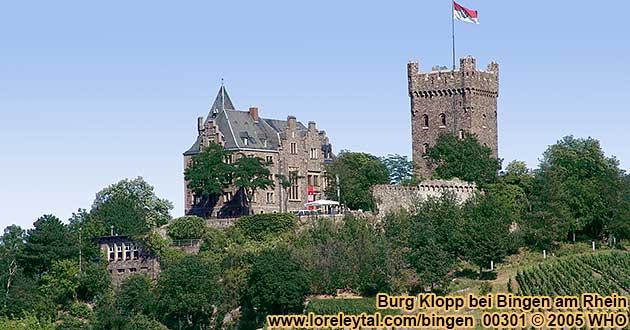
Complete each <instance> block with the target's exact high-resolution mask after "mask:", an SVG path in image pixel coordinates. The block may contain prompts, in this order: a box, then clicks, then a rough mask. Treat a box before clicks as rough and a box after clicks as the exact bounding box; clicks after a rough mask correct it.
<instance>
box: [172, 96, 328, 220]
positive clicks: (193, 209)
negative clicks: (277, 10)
mask: <svg viewBox="0 0 630 330" xmlns="http://www.w3.org/2000/svg"><path fill="white" fill-rule="evenodd" d="M210 143H217V144H219V145H221V146H223V147H224V149H226V150H231V151H234V153H233V154H232V155H231V156H230V157H228V159H227V160H226V161H227V162H233V161H235V160H236V157H242V156H244V155H245V156H256V157H260V158H261V159H263V160H264V161H266V162H267V163H269V164H271V165H269V167H268V168H269V170H270V172H271V173H272V179H273V181H274V183H275V187H274V188H270V189H268V190H261V189H258V190H257V191H256V193H255V195H254V196H253V198H252V202H251V205H250V206H251V210H252V211H253V213H275V212H290V211H294V210H300V209H304V204H305V203H306V202H308V201H312V200H318V199H321V198H322V197H323V196H322V195H323V193H324V190H325V188H326V182H325V181H326V180H325V166H324V165H325V164H326V163H328V162H330V161H332V157H333V153H332V145H331V144H330V142H329V140H328V137H327V136H326V132H324V131H321V130H318V129H317V126H316V124H315V122H313V121H310V122H308V125H307V126H305V125H304V124H302V123H301V122H299V121H298V120H297V119H296V118H295V117H294V116H288V117H287V119H286V120H278V119H268V118H263V117H261V116H260V114H259V109H258V108H257V107H250V108H249V110H248V111H238V110H236V108H235V107H234V104H233V103H232V100H231V99H230V97H229V95H228V93H227V90H226V89H225V86H223V85H221V88H220V89H219V92H218V94H217V97H216V99H215V100H214V103H213V104H212V107H211V108H210V113H209V114H208V116H207V117H206V118H205V120H204V118H203V117H199V118H198V119H197V138H196V140H195V142H194V143H193V145H192V147H190V149H188V150H187V151H186V152H184V167H187V166H188V165H189V164H190V161H191V159H192V157H193V156H194V155H196V154H198V153H200V152H201V151H202V149H203V148H204V147H205V146H208V145H209V144H210ZM281 178H287V179H288V181H289V186H288V187H283V185H282V184H281V182H280V180H281ZM185 212H186V214H187V215H198V216H201V217H206V218H227V217H238V216H241V215H244V214H247V212H249V209H248V207H247V205H246V198H245V196H244V194H243V191H242V190H238V189H236V188H230V189H227V190H226V191H224V192H223V195H222V196H213V197H210V198H204V197H202V196H195V194H194V193H193V192H192V191H191V190H190V189H188V186H187V185H186V184H185Z"/></svg>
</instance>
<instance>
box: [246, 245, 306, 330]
mask: <svg viewBox="0 0 630 330" xmlns="http://www.w3.org/2000/svg"><path fill="white" fill-rule="evenodd" d="M308 292H309V290H308V278H307V275H306V273H305V271H304V269H303V268H302V265H301V264H300V263H299V262H298V261H297V260H295V258H294V257H293V256H292V255H291V253H290V252H289V250H288V249H286V248H284V247H279V248H276V249H273V250H268V251H265V252H263V253H262V254H261V255H260V256H258V257H257V258H256V261H255V262H254V265H253V266H252V271H251V274H250V276H249V280H248V285H247V294H246V298H245V301H244V303H243V304H244V305H243V308H244V309H245V311H244V314H245V316H249V315H247V314H248V313H247V312H248V311H255V314H257V315H256V316H255V320H256V321H255V323H259V322H260V321H261V320H262V319H263V317H264V316H265V315H269V314H296V313H301V312H302V311H303V309H304V299H305V297H306V295H307V294H308ZM249 317H251V316H249Z"/></svg>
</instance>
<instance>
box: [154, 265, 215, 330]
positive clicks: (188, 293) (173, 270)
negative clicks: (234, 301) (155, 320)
mask: <svg viewBox="0 0 630 330" xmlns="http://www.w3.org/2000/svg"><path fill="white" fill-rule="evenodd" d="M218 270H219V267H218V265H217V264H216V263H215V261H213V260H212V259H210V258H207V257H204V256H202V255H188V256H185V257H183V258H182V259H180V260H177V261H176V262H174V263H173V264H172V265H170V266H169V267H168V268H166V269H165V270H164V271H163V272H162V273H161V274H160V278H159V279H158V283H157V289H156V294H157V303H156V307H157V315H159V316H160V317H161V319H162V321H163V322H162V323H164V324H165V325H167V326H168V327H169V328H177V329H191V330H192V329H200V328H201V329H207V328H209V326H210V325H211V324H212V322H213V312H214V308H215V307H218V306H219V305H220V302H221V290H220V286H219V271H218Z"/></svg>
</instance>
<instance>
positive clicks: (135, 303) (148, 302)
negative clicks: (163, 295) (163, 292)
mask: <svg viewBox="0 0 630 330" xmlns="http://www.w3.org/2000/svg"><path fill="white" fill-rule="evenodd" d="M154 303H155V297H154V289H153V284H152V283H151V279H150V278H148V277H147V276H144V275H134V276H131V277H129V278H127V279H125V280H124V281H123V282H122V283H121V285H120V288H119V289H118V294H117V295H116V308H117V309H118V312H119V313H120V315H122V316H124V317H130V316H132V315H136V314H143V315H151V312H152V306H153V304H154Z"/></svg>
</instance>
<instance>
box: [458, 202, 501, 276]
mask: <svg viewBox="0 0 630 330" xmlns="http://www.w3.org/2000/svg"><path fill="white" fill-rule="evenodd" d="M464 212H465V214H466V223H465V224H464V233H465V243H466V245H465V253H464V255H465V256H466V259H468V261H470V262H472V263H473V264H475V265H477V266H479V275H480V276H481V274H482V271H483V268H484V267H489V266H490V263H491V262H492V261H494V262H499V261H501V259H503V257H505V256H506V255H507V254H508V252H509V249H510V242H511V237H510V223H511V221H510V218H509V210H508V209H507V208H505V207H504V206H503V205H502V204H501V203H500V202H498V201H497V200H496V199H495V198H493V196H491V195H489V196H483V195H478V196H476V198H473V199H469V200H468V201H467V202H466V205H465V211H464Z"/></svg>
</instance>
